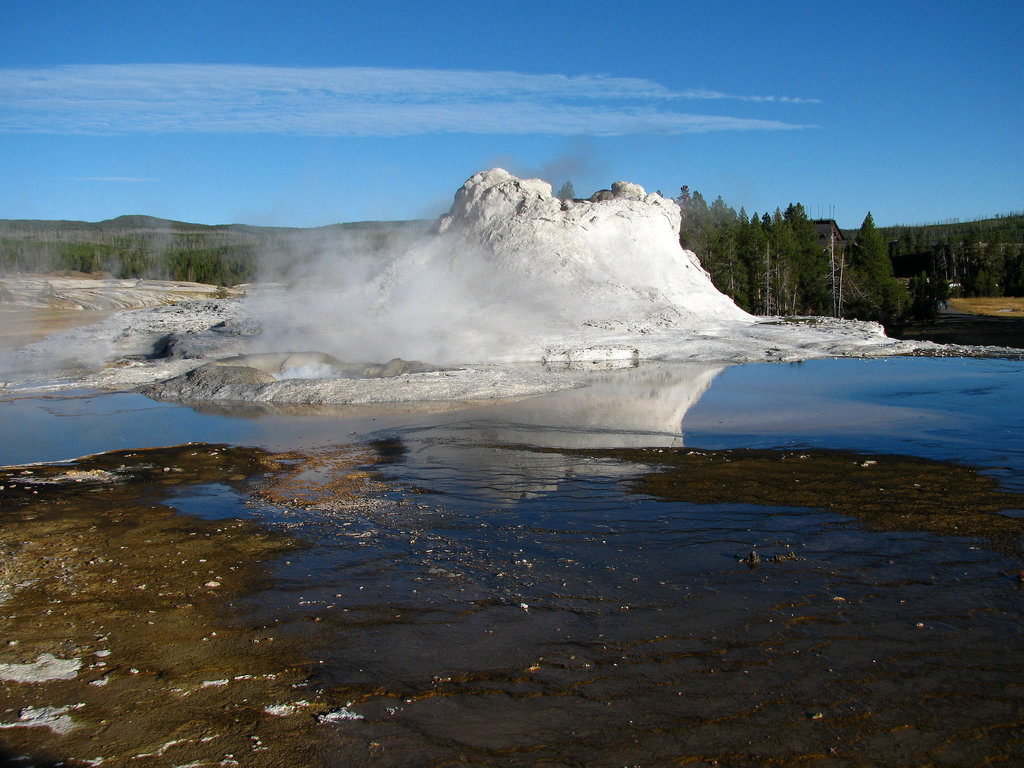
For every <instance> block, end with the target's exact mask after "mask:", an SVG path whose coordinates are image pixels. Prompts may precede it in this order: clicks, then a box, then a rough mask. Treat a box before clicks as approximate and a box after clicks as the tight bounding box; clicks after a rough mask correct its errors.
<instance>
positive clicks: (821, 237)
mask: <svg viewBox="0 0 1024 768" xmlns="http://www.w3.org/2000/svg"><path fill="white" fill-rule="evenodd" d="M814 228H815V229H816V230H817V231H818V246H819V247H820V248H821V249H822V250H828V246H829V242H830V240H831V241H832V242H834V243H835V247H836V248H842V247H843V246H845V245H846V238H845V237H843V231H842V230H841V229H839V225H838V224H836V222H835V219H817V220H816V221H815V222H814ZM832 238H834V240H832Z"/></svg>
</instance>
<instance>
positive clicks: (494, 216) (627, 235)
mask: <svg viewBox="0 0 1024 768" xmlns="http://www.w3.org/2000/svg"><path fill="white" fill-rule="evenodd" d="M594 197H595V198H598V199H597V200H593V201H592V200H573V201H565V202H563V201H561V200H559V199H558V198H556V197H553V196H552V194H551V185H550V184H548V183H547V182H545V181H541V180H540V179H526V180H524V179H517V178H516V177H515V176H513V175H512V174H510V173H508V172H507V171H504V170H502V169H500V168H496V169H493V170H490V171H484V172H482V173H478V174H476V175H475V176H474V177H473V178H471V179H470V180H469V181H467V182H466V183H465V184H464V185H463V186H462V188H461V189H460V190H459V191H458V192H457V193H456V195H455V203H454V204H453V205H452V208H451V212H450V213H449V214H448V215H447V216H445V217H443V218H442V220H441V223H440V227H439V229H440V230H441V231H442V232H451V233H454V234H457V235H460V236H461V237H462V238H464V239H465V240H466V241H467V242H468V243H469V244H472V245H481V246H483V247H484V248H485V249H486V250H487V251H488V252H489V255H490V256H491V258H492V259H493V260H494V263H495V265H496V266H497V267H498V268H499V269H503V270H509V271H511V272H514V273H516V274H519V275H523V276H529V277H530V278H535V279H537V280H539V281H542V282H543V283H547V284H550V285H556V286H558V289H559V290H560V291H563V292H570V293H575V294H576V295H579V296H588V297H593V298H594V299H595V300H603V301H605V302H608V303H607V304H604V305H602V304H596V303H595V304H594V305H592V306H591V307H589V309H590V314H592V315H593V316H594V317H599V318H600V317H602V315H603V316H604V317H603V318H602V319H605V320H609V321H613V322H620V323H632V322H636V320H637V319H638V318H643V317H647V316H663V315H667V316H669V317H673V316H674V317H675V322H673V323H671V324H673V325H676V324H681V323H682V322H688V323H705V322H708V321H714V320H717V319H727V320H733V321H735V320H740V319H747V318H748V316H747V315H746V313H744V312H743V311H741V310H740V309H739V308H737V307H736V305H735V304H733V302H732V301H731V300H730V299H729V298H728V297H726V296H725V295H723V294H722V293H720V292H719V291H718V290H717V289H716V288H715V287H714V286H713V285H712V284H711V279H710V277H709V276H708V274H707V272H705V271H704V269H703V268H702V267H701V265H700V262H699V261H698V259H697V256H696V254H694V253H693V252H692V251H685V250H683V249H682V248H681V247H680V245H679V226H680V210H679V206H678V205H676V203H675V202H674V201H672V200H666V199H665V198H663V197H662V196H661V195H657V194H650V195H648V194H646V193H645V192H644V189H643V187H641V186H639V185H637V184H630V183H628V182H622V181H619V182H616V183H615V184H613V185H612V189H611V190H610V191H607V192H605V193H604V194H601V193H598V194H596V195H595V196H594ZM623 310H632V311H628V312H627V314H628V316H627V317H616V316H615V315H616V314H618V313H620V312H622V311H623ZM676 313H678V314H676ZM576 319H577V320H586V319H588V318H587V317H579V318H576Z"/></svg>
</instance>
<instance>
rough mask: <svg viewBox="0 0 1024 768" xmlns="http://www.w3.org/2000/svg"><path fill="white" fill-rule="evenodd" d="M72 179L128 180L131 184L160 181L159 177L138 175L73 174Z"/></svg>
mask: <svg viewBox="0 0 1024 768" xmlns="http://www.w3.org/2000/svg"><path fill="white" fill-rule="evenodd" d="M71 181H116V182H128V183H130V184H139V183H146V182H151V181H159V179H150V178H144V177H138V176H72V177H71Z"/></svg>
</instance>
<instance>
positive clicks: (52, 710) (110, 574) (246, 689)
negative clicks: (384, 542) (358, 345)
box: [0, 444, 360, 766]
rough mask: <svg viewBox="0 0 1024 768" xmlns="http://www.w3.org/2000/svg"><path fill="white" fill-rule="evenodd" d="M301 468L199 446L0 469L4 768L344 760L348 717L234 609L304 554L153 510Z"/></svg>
mask: <svg viewBox="0 0 1024 768" xmlns="http://www.w3.org/2000/svg"><path fill="white" fill-rule="evenodd" d="M298 462H299V457H297V456H295V455H290V456H277V457H274V456H270V455H267V454H266V453H264V452H262V451H259V450H252V449H243V448H230V447H226V446H218V445H199V444H195V445H186V446H180V447H176V448H167V449H150V450H138V451H119V452H115V453H109V454H103V455H99V456H95V457H89V458H85V459H81V460H78V461H76V462H73V463H69V464H58V465H37V466H27V467H16V468H5V469H2V470H0V499H2V502H0V505H2V509H3V512H2V515H0V764H3V765H8V764H11V765H37V766H40V765H50V764H62V765H94V766H95V765H104V764H107V765H128V764H130V765H133V766H134V765H138V766H147V765H191V766H201V765H218V766H225V765H281V764H282V762H281V759H282V758H281V756H282V755H283V754H287V755H288V756H289V760H290V761H293V764H295V765H308V764H310V763H311V761H312V760H313V759H314V756H315V754H316V753H318V752H320V751H322V750H323V749H324V748H325V747H328V746H329V747H331V748H332V749H333V750H335V751H336V750H339V749H342V750H343V746H342V745H341V744H339V743H338V742H337V740H336V739H332V734H330V733H329V732H325V731H329V730H330V729H329V728H328V727H327V726H329V725H330V723H331V722H333V721H335V720H343V719H344V718H345V717H346V714H345V710H344V708H343V707H341V706H333V705H332V704H331V703H330V702H329V701H327V700H325V699H324V698H323V697H320V696H318V695H317V694H316V693H315V692H314V691H310V690H308V688H307V686H306V683H305V681H306V679H307V674H308V671H309V667H310V665H311V663H312V661H311V660H310V659H309V658H306V657H304V656H303V655H302V653H301V651H299V650H297V649H292V648H289V647H288V646H287V643H278V642H276V639H277V638H276V637H275V632H274V631H273V629H272V628H268V627H266V626H262V625H255V624H250V623H246V621H245V617H244V616H238V615H235V613H234V611H233V608H232V605H233V601H234V600H235V599H236V598H238V597H239V596H241V595H243V594H247V593H251V592H252V590H254V589H257V588H258V587H259V585H260V583H261V580H262V579H263V578H264V577H265V569H266V564H267V563H268V562H269V561H273V560H279V559H282V558H286V557H287V556H288V553H289V552H292V551H294V550H295V549H296V547H298V546H300V543H299V542H297V541H295V540H293V539H290V538H288V537H286V536H285V535H282V534H274V533H269V532H267V531H266V530H263V529H261V528H259V527H258V526H256V525H254V524H252V523H249V522H244V521H240V520H222V521H209V520H200V519H197V518H194V517H190V516H184V515H180V514H178V513H177V511H176V510H175V509H173V508H172V507H169V506H165V505H164V503H163V500H164V497H166V495H167V494H168V493H170V492H171V491H173V490H179V491H180V490H181V489H183V488H187V487H188V486H190V485H195V484H198V483H204V482H220V483H224V482H227V483H231V484H233V485H236V486H239V487H247V488H249V489H250V490H254V488H255V486H253V485H252V483H253V482H254V481H255V480H257V479H259V478H264V479H266V478H267V477H268V476H270V477H277V478H284V477H289V476H291V475H292V474H293V470H294V469H295V467H296V466H297V464H298ZM351 466H352V460H351V457H349V458H348V459H347V460H346V463H345V467H346V468H350V467H351ZM268 473H269V475H268ZM358 478H359V476H358V474H357V475H356V479H355V480H352V481H350V482H349V483H348V484H346V485H345V486H344V492H345V493H352V492H354V491H357V490H358V485H359V482H360V481H359V479H358ZM282 487H283V488H288V487H289V486H288V485H287V484H285V485H284V486H282ZM261 488H262V492H264V493H268V494H273V493H275V491H274V488H276V486H275V485H274V484H273V483H269V484H267V483H264V485H263V486H261ZM339 492H340V491H339ZM56 761H59V763H58V762H56Z"/></svg>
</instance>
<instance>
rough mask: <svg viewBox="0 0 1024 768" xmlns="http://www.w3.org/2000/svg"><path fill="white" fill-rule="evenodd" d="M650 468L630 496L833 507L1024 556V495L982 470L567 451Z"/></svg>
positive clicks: (829, 454) (905, 459)
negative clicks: (1018, 513)
mask: <svg viewBox="0 0 1024 768" xmlns="http://www.w3.org/2000/svg"><path fill="white" fill-rule="evenodd" d="M561 452H563V453H575V454H578V455H586V456H591V457H594V458H608V459H618V460H622V461H627V462H631V463H636V464H642V465H646V466H647V467H648V469H647V471H645V472H644V473H643V474H642V475H640V476H638V477H634V478H632V479H630V480H628V481H626V482H627V483H628V484H629V485H630V488H631V490H633V491H634V492H636V493H643V494H647V495H650V496H653V497H654V498H657V499H663V500H666V501H682V502H687V503H692V504H757V505H761V506H784V507H805V508H813V509H826V510H829V511H831V512H836V513H838V514H841V515H846V516H848V517H851V518H854V519H856V520H858V521H860V523H861V524H863V525H864V526H866V527H867V528H869V529H871V530H878V531H910V532H917V531H920V532H925V533H933V534H938V535H942V536H971V537H975V538H978V539H980V540H982V541H983V542H984V543H986V545H987V546H989V547H990V548H992V549H993V550H995V551H999V552H1001V553H1003V554H1008V555H1011V556H1013V557H1017V558H1021V557H1024V517H1019V516H1018V517H1014V516H1009V515H1005V514H1001V513H1003V512H1006V511H1013V510H1016V511H1020V510H1022V509H1024V496H1022V495H1019V494H1015V493H1010V492H1007V491H1005V490H1002V489H1000V488H999V484H998V481H997V480H996V479H995V478H994V477H991V476H989V475H985V474H982V473H980V472H979V471H978V470H976V469H975V468H973V467H969V466H964V465H959V464H951V463H947V462H941V461H932V460H928V459H921V458H916V457H911V456H898V455H862V454H859V453H851V452H846V451H831V450H804V451H796V450H792V451H791V450H754V449H736V450H719V451H702V450H694V449H690V448H679V449H666V448H643V449H608V450H587V449H583V450H579V451H561Z"/></svg>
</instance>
